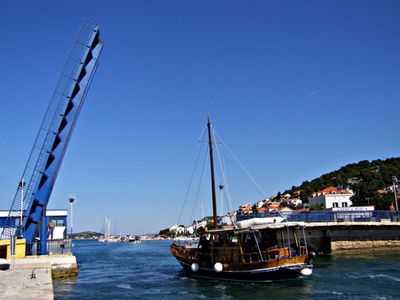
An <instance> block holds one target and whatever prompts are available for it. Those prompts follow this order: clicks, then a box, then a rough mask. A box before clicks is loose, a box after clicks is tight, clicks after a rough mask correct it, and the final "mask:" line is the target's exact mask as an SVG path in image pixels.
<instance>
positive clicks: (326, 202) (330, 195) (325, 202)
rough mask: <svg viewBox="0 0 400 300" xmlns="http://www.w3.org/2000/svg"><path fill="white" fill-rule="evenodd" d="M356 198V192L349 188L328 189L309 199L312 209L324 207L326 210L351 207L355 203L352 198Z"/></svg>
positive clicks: (331, 187)
mask: <svg viewBox="0 0 400 300" xmlns="http://www.w3.org/2000/svg"><path fill="white" fill-rule="evenodd" d="M352 196H354V192H353V191H352V190H350V189H348V188H336V187H333V186H330V187H327V188H325V189H323V190H322V191H319V192H316V193H313V194H312V196H311V197H309V198H308V203H309V205H310V207H313V206H315V205H322V206H323V208H324V209H331V208H337V207H350V206H351V205H352V204H353V203H352V202H351V200H350V198H351V197H352Z"/></svg>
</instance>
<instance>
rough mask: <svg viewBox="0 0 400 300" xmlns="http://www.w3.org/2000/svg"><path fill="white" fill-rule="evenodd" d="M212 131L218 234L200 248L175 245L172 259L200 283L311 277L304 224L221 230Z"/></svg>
mask: <svg viewBox="0 0 400 300" xmlns="http://www.w3.org/2000/svg"><path fill="white" fill-rule="evenodd" d="M207 127H208V143H209V154H210V167H211V186H212V206H213V222H214V228H213V229H211V230H209V231H205V232H203V233H202V234H201V235H200V239H199V243H198V244H197V245H189V244H181V243H179V242H174V243H172V244H171V246H170V252H171V254H172V255H174V256H175V258H176V259H177V260H178V261H179V263H180V264H181V265H182V267H183V268H184V270H185V272H186V273H187V274H188V275H189V276H191V277H196V278H207V279H219V280H229V281H243V282H267V281H272V280H280V279H288V278H293V277H298V276H308V275H311V273H312V268H313V266H312V264H311V261H310V259H309V255H308V249H307V242H306V238H305V231H304V228H305V225H304V223H301V222H281V223H267V224H261V225H251V226H248V227H246V226H243V225H244V224H242V226H238V224H236V226H233V227H231V228H219V227H218V222H217V205H216V193H215V179H214V162H213V144H212V136H211V122H210V119H208V122H207Z"/></svg>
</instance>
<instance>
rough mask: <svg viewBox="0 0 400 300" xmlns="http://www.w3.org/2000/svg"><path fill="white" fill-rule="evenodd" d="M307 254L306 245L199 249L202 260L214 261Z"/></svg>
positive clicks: (265, 258) (242, 260)
mask: <svg viewBox="0 0 400 300" xmlns="http://www.w3.org/2000/svg"><path fill="white" fill-rule="evenodd" d="M306 254H307V248H306V247H305V246H300V247H298V249H289V248H278V247H270V248H267V249H266V250H264V251H258V250H256V249H252V250H250V249H247V250H243V249H240V248H238V247H213V249H212V251H211V252H202V251H199V252H198V258H199V259H200V261H207V260H211V262H212V263H215V262H220V263H226V264H230V263H235V264H241V263H254V262H261V261H270V260H278V259H281V258H289V257H294V256H299V255H306Z"/></svg>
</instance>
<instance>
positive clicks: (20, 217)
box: [19, 178, 25, 238]
mask: <svg viewBox="0 0 400 300" xmlns="http://www.w3.org/2000/svg"><path fill="white" fill-rule="evenodd" d="M19 188H20V190H21V200H20V201H21V203H20V205H21V211H20V215H19V237H21V238H22V235H23V228H22V226H23V225H22V222H23V214H24V188H25V180H24V179H23V178H22V179H21V180H20V181H19Z"/></svg>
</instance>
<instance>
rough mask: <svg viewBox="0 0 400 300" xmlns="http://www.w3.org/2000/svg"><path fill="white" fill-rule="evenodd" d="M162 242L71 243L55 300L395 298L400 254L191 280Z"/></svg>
mask: <svg viewBox="0 0 400 300" xmlns="http://www.w3.org/2000/svg"><path fill="white" fill-rule="evenodd" d="M169 244H170V243H169V242H168V241H144V242H143V243H140V244H133V243H110V244H107V243H100V242H98V241H74V254H75V255H76V257H77V260H78V264H79V267H80V273H79V275H78V277H77V278H75V279H58V280H54V282H53V283H54V293H55V299H318V300H321V299H363V300H364V299H400V292H399V288H398V287H399V285H400V250H398V251H393V250H392V251H384V252H383V251H378V252H368V253H367V254H366V253H357V254H355V253H351V254H340V255H332V256H327V257H317V258H316V259H315V260H314V266H315V269H314V273H313V275H312V276H310V277H307V278H298V279H293V280H288V281H281V282H271V283H265V284H247V283H246V284H244V283H229V282H218V281H208V280H195V279H191V278H188V277H186V276H185V274H184V273H183V272H182V270H181V266H180V265H179V264H178V262H177V261H176V260H175V258H174V257H173V256H172V255H170V254H169Z"/></svg>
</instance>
